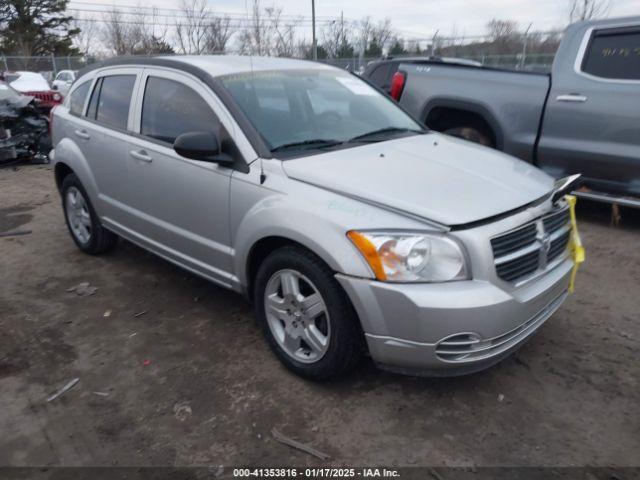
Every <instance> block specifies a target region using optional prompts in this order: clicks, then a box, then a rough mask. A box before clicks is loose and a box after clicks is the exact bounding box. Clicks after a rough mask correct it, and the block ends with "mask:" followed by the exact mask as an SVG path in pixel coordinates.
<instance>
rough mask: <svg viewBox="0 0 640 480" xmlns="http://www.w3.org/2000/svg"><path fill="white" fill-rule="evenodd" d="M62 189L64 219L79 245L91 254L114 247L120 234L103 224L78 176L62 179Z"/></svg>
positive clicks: (70, 175)
mask: <svg viewBox="0 0 640 480" xmlns="http://www.w3.org/2000/svg"><path fill="white" fill-rule="evenodd" d="M61 191H62V208H63V210H64V219H65V221H66V223H67V228H68V229H69V233H70V234H71V238H72V239H73V241H74V242H75V244H76V245H77V247H78V248H79V249H80V250H82V251H83V252H85V253H88V254H91V255H99V254H101V253H105V252H108V251H109V250H111V249H113V248H114V247H115V246H116V243H117V242H118V236H117V235H116V234H115V233H113V232H110V231H109V230H107V229H106V228H104V227H103V226H102V224H101V223H100V220H99V219H98V215H97V214H96V212H95V210H94V209H93V206H92V205H91V202H90V201H89V196H88V195H87V192H86V190H85V189H84V187H83V186H82V184H81V183H80V180H78V177H76V176H75V175H74V174H69V175H67V176H66V177H65V178H64V180H63V181H62V188H61Z"/></svg>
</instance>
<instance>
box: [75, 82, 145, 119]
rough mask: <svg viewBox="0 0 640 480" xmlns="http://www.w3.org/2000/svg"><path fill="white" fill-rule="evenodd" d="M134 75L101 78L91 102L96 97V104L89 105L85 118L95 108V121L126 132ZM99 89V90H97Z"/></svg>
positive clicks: (92, 101)
mask: <svg viewBox="0 0 640 480" xmlns="http://www.w3.org/2000/svg"><path fill="white" fill-rule="evenodd" d="M135 81H136V76H135V75H112V76H108V77H103V78H102V82H101V83H100V85H96V89H95V90H94V93H93V95H92V96H91V97H92V98H91V102H90V103H92V104H93V103H94V100H93V97H95V96H96V94H97V95H98V96H97V97H96V98H97V104H96V105H91V104H90V105H89V112H88V114H87V116H89V115H90V114H91V113H93V111H92V110H93V108H92V107H94V106H95V107H96V108H95V119H96V120H97V121H98V122H100V123H104V124H105V125H109V126H110V127H114V128H119V129H121V130H126V128H127V119H128V118H129V105H130V103H131V94H132V93H133V85H134V84H135ZM98 88H99V90H98Z"/></svg>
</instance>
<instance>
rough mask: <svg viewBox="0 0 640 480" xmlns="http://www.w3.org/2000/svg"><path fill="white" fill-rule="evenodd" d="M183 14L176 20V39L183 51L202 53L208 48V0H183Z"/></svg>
mask: <svg viewBox="0 0 640 480" xmlns="http://www.w3.org/2000/svg"><path fill="white" fill-rule="evenodd" d="M181 13H182V16H181V17H180V20H179V21H178V22H176V25H175V28H176V39H177V43H178V48H179V49H180V51H181V52H182V53H188V54H195V55H200V54H202V53H205V52H206V50H207V30H208V28H209V24H208V20H209V16H210V15H211V12H210V10H209V7H207V1H206V0H182V4H181Z"/></svg>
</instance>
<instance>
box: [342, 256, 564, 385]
mask: <svg viewBox="0 0 640 480" xmlns="http://www.w3.org/2000/svg"><path fill="white" fill-rule="evenodd" d="M572 266H573V263H572V261H571V260H569V259H567V260H565V261H563V262H562V263H560V264H559V265H558V266H556V267H555V268H553V269H552V270H551V271H549V272H547V273H546V274H545V275H543V276H541V277H540V278H538V279H536V280H535V281H533V282H530V283H528V284H527V285H525V286H523V287H521V288H518V289H517V290H514V291H506V290H504V289H502V288H500V287H498V286H496V285H494V284H492V283H490V282H488V281H481V280H470V281H464V282H450V283H440V284H393V283H382V282H377V281H373V280H369V279H362V278H354V277H349V276H346V275H340V274H338V275H336V278H337V279H338V281H339V282H340V284H341V285H342V287H343V288H344V289H345V291H346V292H347V294H348V295H349V297H350V299H351V301H352V302H353V305H354V307H355V309H356V311H357V312H358V315H359V317H360V321H361V323H362V327H363V330H364V332H365V336H366V339H367V344H368V347H369V352H370V354H371V357H372V358H373V360H374V361H375V362H376V363H377V364H378V365H379V366H380V367H381V368H385V369H388V370H393V371H398V372H401V373H411V374H421V375H433V376H453V375H460V374H465V373H471V372H474V371H478V370H482V369H484V368H487V367H489V366H491V365H493V364H495V363H497V362H499V361H500V360H502V359H503V358H505V357H506V356H508V355H509V354H510V353H511V352H512V351H514V350H515V349H517V348H518V347H519V346H520V345H522V343H523V342H524V341H525V340H526V339H527V338H529V337H530V336H531V335H532V334H533V333H534V332H535V331H536V330H537V329H538V328H539V327H540V326H541V325H542V324H543V323H544V322H545V321H546V320H547V319H548V318H549V317H550V316H551V315H552V314H553V313H554V312H555V311H556V310H557V309H558V308H559V307H560V306H561V305H562V303H563V301H564V300H565V298H566V295H567V293H566V292H567V288H568V285H569V279H570V274H571V268H572Z"/></svg>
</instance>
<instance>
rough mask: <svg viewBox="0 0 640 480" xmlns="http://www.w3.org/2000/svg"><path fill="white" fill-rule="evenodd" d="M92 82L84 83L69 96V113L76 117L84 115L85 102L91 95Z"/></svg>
mask: <svg viewBox="0 0 640 480" xmlns="http://www.w3.org/2000/svg"><path fill="white" fill-rule="evenodd" d="M90 86H91V81H88V82H84V83H83V84H82V85H80V86H78V88H76V89H75V90H74V91H73V92H72V93H71V95H70V96H69V112H70V113H73V114H74V115H82V114H83V110H84V102H85V100H86V99H87V94H88V93H89V87H90Z"/></svg>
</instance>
